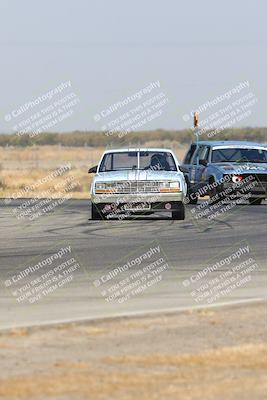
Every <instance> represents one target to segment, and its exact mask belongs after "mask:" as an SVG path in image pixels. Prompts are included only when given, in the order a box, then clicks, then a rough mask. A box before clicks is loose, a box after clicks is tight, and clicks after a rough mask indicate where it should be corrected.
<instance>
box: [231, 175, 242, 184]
mask: <svg viewBox="0 0 267 400" xmlns="http://www.w3.org/2000/svg"><path fill="white" fill-rule="evenodd" d="M242 180H243V176H242V175H233V176H232V181H233V182H234V183H239V182H241V181H242Z"/></svg>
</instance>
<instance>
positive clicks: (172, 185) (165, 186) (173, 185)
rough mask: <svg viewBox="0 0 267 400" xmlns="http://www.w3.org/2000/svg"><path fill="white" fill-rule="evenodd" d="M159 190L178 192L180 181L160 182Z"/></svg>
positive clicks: (162, 191)
mask: <svg viewBox="0 0 267 400" xmlns="http://www.w3.org/2000/svg"><path fill="white" fill-rule="evenodd" d="M159 191H160V192H161V193H177V192H180V191H181V189H180V182H162V183H161V185H160V189H159Z"/></svg>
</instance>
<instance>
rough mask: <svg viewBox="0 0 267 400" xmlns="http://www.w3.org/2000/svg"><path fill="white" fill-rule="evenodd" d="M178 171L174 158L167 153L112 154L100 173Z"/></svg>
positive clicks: (108, 156)
mask: <svg viewBox="0 0 267 400" xmlns="http://www.w3.org/2000/svg"><path fill="white" fill-rule="evenodd" d="M135 169H138V170H154V171H177V168H176V164H175V161H174V159H173V156H172V154H171V153H169V152H165V151H140V152H137V151H133V152H128V151H127V152H114V153H112V152H110V153H107V154H105V156H104V158H103V160H102V162H101V164H100V168H99V172H108V171H121V170H135Z"/></svg>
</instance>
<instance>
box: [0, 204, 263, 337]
mask: <svg viewBox="0 0 267 400" xmlns="http://www.w3.org/2000/svg"><path fill="white" fill-rule="evenodd" d="M22 204H23V200H20V201H19V200H17V201H12V202H10V203H7V202H5V201H3V200H1V201H0V221H1V232H0V235H1V241H0V248H1V251H0V279H1V297H0V307H1V314H0V329H4V328H9V327H16V326H28V325H35V324H36V325H40V324H46V323H54V322H59V321H72V320H79V319H91V318H104V317H112V316H117V315H132V314H138V313H144V312H158V311H165V312H167V311H171V310H179V309H185V308H191V307H203V306H207V304H209V305H215V304H216V305H221V304H225V303H230V304H232V303H233V304H235V303H239V302H244V306H245V304H246V302H248V301H257V300H258V299H261V300H262V299H265V298H266V293H267V290H266V289H267V274H266V267H267V244H266V242H267V241H266V230H267V222H266V216H267V203H266V202H265V203H264V204H262V205H260V206H256V205H255V206H250V205H245V204H243V205H237V206H236V207H234V208H233V209H231V210H230V211H228V212H225V213H224V214H222V215H220V216H218V217H216V219H211V220H209V221H208V220H207V219H205V218H200V219H196V218H195V217H194V216H195V215H196V212H195V207H196V206H187V207H186V219H185V221H173V220H171V219H170V217H169V216H168V215H166V214H160V213H158V214H155V215H153V216H145V217H133V218H128V219H126V220H122V221H120V220H109V221H92V220H90V202H89V201H85V200H68V201H65V202H64V203H63V204H62V205H59V206H58V207H56V208H55V210H54V211H53V212H51V213H47V214H46V215H43V216H40V217H39V218H36V219H35V220H33V221H30V220H29V219H27V218H19V217H18V215H19V211H18V210H19V207H21V208H20V210H21V209H22ZM62 249H68V250H66V251H68V252H69V253H68V254H64V255H63V256H62V258H59V259H55V258H54V259H53V260H52V261H51V259H49V260H50V261H49V260H48V258H49V257H50V256H51V255H54V254H61V255H62ZM151 249H152V253H153V252H154V253H153V254H152V255H151ZM155 249H158V250H155ZM240 249H246V250H244V252H245V251H246V253H244V254H243V253H242V251H243V250H241V253H242V254H241V255H240ZM59 251H61V253H58V252H59ZM63 251H64V250H63ZM156 251H158V254H155V252H156ZM238 252H239V253H238ZM144 254H145V255H146V256H144V257H143V255H144ZM233 255H234V256H233ZM237 255H238V257H237V258H235V257H236V256H237ZM140 256H141V258H140ZM159 256H161V262H159V264H157V266H156V267H155V268H156V269H157V268H159V267H158V265H159V266H160V267H162V266H163V268H162V270H157V271H156V269H155V268H154V267H153V268H154V269H150V270H149V269H147V270H146V278H143V277H144V269H145V268H146V267H147V266H148V265H149V264H151V263H152V262H154V261H157V260H158V259H159ZM60 257H61V256H60ZM70 257H72V259H74V261H72V262H71V261H70V264H68V265H70V266H72V267H73V265H74V268H73V269H71V268H70V267H69V266H67V267H66V268H65V266H64V268H65V269H64V270H66V269H68V273H65V275H64V274H62V275H61V278H60V277H59V276H58V273H59V272H60V271H61V272H62V271H63V267H61V270H60V268H59V266H60V264H62V263H63V262H66V261H68V260H69V259H70ZM146 257H147V258H146ZM229 257H230V258H229ZM249 258H250V259H251V260H252V261H248V259H249ZM43 260H46V261H45V263H42V261H43ZM47 260H48V261H47ZM133 260H134V261H133ZM162 260H163V261H162ZM222 260H223V261H222ZM227 260H228V261H227ZM241 262H244V264H243V265H245V267H244V268H248V269H247V270H246V272H244V273H243V275H242V274H241V276H239V278H238V279H239V281H238V279H237V278H236V279H237V281H238V282H240V283H238V284H237V285H236V287H235V288H232V289H231V290H230V291H228V292H227V293H226V292H223V293H222V292H220V295H219V296H218V297H216V296H215V294H216V293H218V290H219V289H220V290H226V288H227V287H228V288H229V284H230V283H231V285H233V284H234V283H233V282H234V281H231V282H228V281H226V280H227V279H228V280H229V279H230V278H229V276H230V275H227V271H228V270H229V269H230V268H234V270H235V273H238V272H241V270H244V268H243V265H242V268H241V267H238V265H239V264H240V263H241ZM246 262H247V263H246ZM216 263H220V265H219V267H218V264H217V267H218V268H217V270H209V272H208V273H207V272H206V275H205V272H204V273H203V270H204V269H205V268H206V267H207V266H214V265H216ZM38 264H39V267H36V268H39V269H31V270H30V272H29V269H28V272H25V271H26V270H27V268H29V267H30V266H31V267H32V266H36V265H38ZM125 265H128V267H127V268H128V270H125V271H123V272H122V270H121V269H120V270H119V272H118V271H117V272H116V274H117V275H116V276H115V273H113V274H110V271H114V270H115V269H116V268H118V266H120V267H121V266H125ZM251 266H252V267H251ZM250 267H251V268H250ZM69 268H70V269H69ZM249 268H250V269H249ZM52 269H53V274H52V272H51V270H52ZM140 270H142V271H141V272H140ZM55 271H57V272H56V273H55ZM138 271H139V272H138ZM201 271H202V272H201ZM134 274H135V275H134ZM203 274H204V275H205V276H204V277H203ZM52 275H53V276H54V277H55V276H56V277H55V278H52ZM219 275H220V278H219V281H218V280H217V281H216V277H218V276H219ZM231 276H233V275H231ZM191 277H193V278H191ZM197 278H198V279H199V280H196V279H197ZM206 278H208V280H209V283H208V285H209V286H210V287H209V289H210V296H211V295H214V296H215V297H214V299H213V301H210V302H208V300H207V299H208V298H207V297H205V295H204V294H203V293H205V290H207V287H205V284H206V283H205V282H204V280H203V279H206ZM243 278H244V279H243ZM53 279H54V280H53ZM57 279H58V280H57ZM213 279H214V281H213ZM233 279H234V278H233ZM240 279H241V280H240ZM242 279H243V280H242ZM145 280H146V283H145ZM148 281H149V282H150V283H149V284H147V282H148ZM59 282H61V283H60V285H59V284H58V283H59ZM146 284H147V286H145V285H146ZM128 285H132V286H131V287H130V286H128ZM216 285H217V289H214V287H215V286H216ZM218 285H221V286H220V288H219V287H218ZM38 287H39V288H38ZM122 289H123V290H122ZM44 290H45V292H44ZM118 290H119V291H120V296H119V297H116V296H115V293H116V291H118ZM131 290H135V292H134V295H131V296H129V297H128V298H127V293H129V292H130V291H131ZM27 293H28V294H27ZM39 293H42V296H41V298H37V297H38V294H39ZM44 293H45V294H44ZM201 293H202V294H203V297H202V298H200V297H198V296H199V295H201ZM27 296H28V297H27ZM34 296H35V299H34ZM109 296H110V297H109ZM114 296H115V297H114ZM108 297H109V299H108ZM197 297H198V298H197ZM118 298H123V300H122V301H120V302H118V301H117V300H118ZM210 298H211V297H210ZM32 299H34V300H32Z"/></svg>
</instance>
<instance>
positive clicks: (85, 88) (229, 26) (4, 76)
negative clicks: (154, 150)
mask: <svg viewBox="0 0 267 400" xmlns="http://www.w3.org/2000/svg"><path fill="white" fill-rule="evenodd" d="M0 16H1V23H0V46H1V58H0V62H1V77H0V79H1V97H0V110H1V119H0V131H1V132H5V131H11V125H10V124H9V123H7V122H5V120H4V115H6V114H7V113H9V112H10V111H11V110H13V109H14V108H18V107H19V106H20V105H21V104H24V103H25V102H26V101H29V100H31V99H32V98H36V97H37V96H38V95H41V94H43V93H45V92H47V91H48V90H50V89H51V88H54V87H56V86H57V85H59V84H60V83H61V82H64V81H68V80H70V81H71V82H72V88H73V90H74V91H75V93H76V94H77V95H78V96H79V98H80V104H79V105H78V106H77V107H76V108H75V112H74V113H73V115H72V116H71V117H70V118H68V119H66V120H65V121H63V122H62V123H60V124H59V125H58V126H57V127H56V128H55V130H60V131H63V130H75V129H90V130H93V129H97V128H99V124H97V123H96V122H95V121H94V118H93V116H94V115H95V114H96V113H99V111H101V110H103V109H105V108H107V107H108V106H109V105H111V104H113V103H115V102H116V101H118V100H122V99H124V98H125V97H127V96H129V95H132V94H133V93H136V92H137V91H139V90H140V89H142V88H143V87H145V86H147V85H148V84H149V83H150V82H155V81H160V85H161V90H162V91H163V92H164V93H165V95H166V96H167V97H168V99H169V102H168V105H167V106H166V108H165V110H164V112H163V113H162V115H161V116H160V117H159V118H157V119H156V120H154V121H152V122H150V123H148V124H147V125H146V126H145V127H144V128H145V129H151V128H169V129H181V128H185V127H190V126H191V119H190V120H189V121H184V120H183V118H182V117H183V115H184V114H187V113H188V112H190V111H191V110H194V109H196V108H197V107H198V106H199V105H201V104H203V103H205V101H207V100H210V99H213V98H214V97H216V96H219V95H221V94H223V93H225V92H226V91H227V90H230V89H231V88H233V87H235V86H236V85H237V84H238V83H239V82H242V81H249V83H250V90H251V91H253V93H254V94H255V96H256V97H257V99H258V102H257V104H256V105H255V106H254V107H253V112H252V114H251V116H249V117H248V118H247V119H245V120H244V121H242V122H240V124H239V125H240V126H266V125H267V113H266V111H267V107H266V105H267V91H266V71H267V56H266V44H267V33H266V31H267V29H266V18H267V2H266V0H254V1H252V0H251V1H247V0H224V1H219V0H217V1H216V0H201V1H199V0H195V1H179V0H164V1H163V0H131V1H130V0H102V1H101V0H96V1H92V0H87V1H86V0H45V1H41V0H23V1H22V0H5V1H4V0H2V1H1V3H0ZM224 104H225V105H226V104H227V103H224Z"/></svg>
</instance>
